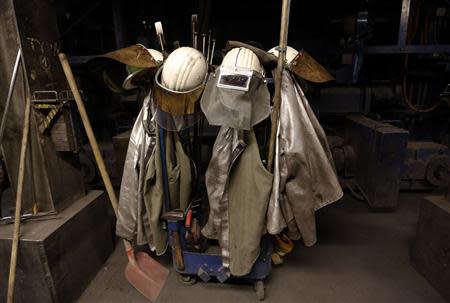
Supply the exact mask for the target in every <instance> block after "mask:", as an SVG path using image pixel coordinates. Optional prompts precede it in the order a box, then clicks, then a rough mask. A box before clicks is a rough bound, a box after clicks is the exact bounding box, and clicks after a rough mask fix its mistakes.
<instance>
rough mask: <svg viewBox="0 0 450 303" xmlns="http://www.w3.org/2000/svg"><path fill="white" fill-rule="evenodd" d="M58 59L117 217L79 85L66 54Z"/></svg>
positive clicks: (130, 253)
mask: <svg viewBox="0 0 450 303" xmlns="http://www.w3.org/2000/svg"><path fill="white" fill-rule="evenodd" d="M58 57H59V61H60V62H61V65H62V68H63V70H64V74H65V75H66V78H67V82H68V83H69V86H70V90H71V91H72V94H73V97H74V99H75V102H76V104H77V108H78V112H79V113H80V117H81V121H82V122H83V126H84V129H85V131H86V134H87V137H88V139H89V144H90V145H91V148H92V152H93V153H94V157H95V162H97V166H98V170H99V171H100V175H101V176H102V180H103V183H104V184H105V187H106V192H107V193H108V196H109V200H110V201H111V206H112V208H113V209H114V213H115V214H116V216H117V210H118V205H119V203H118V201H117V196H116V193H115V192H114V188H113V186H112V184H111V179H110V178H109V175H108V171H107V170H106V166H105V162H104V161H103V157H102V154H101V153H100V149H99V147H98V144H97V140H96V139H95V135H94V132H93V131H92V126H91V122H90V121H89V117H88V115H87V112H86V108H85V107H84V103H83V100H82V99H81V96H80V91H79V90H78V86H77V83H76V82H75V78H74V76H73V73H72V69H71V68H70V65H69V61H68V60H67V56H66V55H65V54H63V53H59V54H58ZM123 243H124V245H125V251H126V253H127V256H128V260H129V261H130V262H132V263H134V262H135V259H134V252H133V247H132V246H131V243H130V242H129V241H127V240H125V239H124V240H123Z"/></svg>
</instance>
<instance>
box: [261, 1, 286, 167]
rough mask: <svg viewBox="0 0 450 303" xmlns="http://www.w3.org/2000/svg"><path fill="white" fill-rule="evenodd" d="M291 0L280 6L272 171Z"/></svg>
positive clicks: (272, 131)
mask: <svg viewBox="0 0 450 303" xmlns="http://www.w3.org/2000/svg"><path fill="white" fill-rule="evenodd" d="M290 7H291V0H283V3H282V7H281V26H280V43H279V47H278V65H277V69H276V70H275V92H274V94H273V109H272V126H271V131H270V140H269V152H268V156H267V169H268V170H269V171H270V172H272V170H273V158H274V152H275V141H276V137H277V128H278V121H279V119H280V105H281V78H282V76H283V69H284V62H285V60H286V46H287V36H288V28H289V11H290Z"/></svg>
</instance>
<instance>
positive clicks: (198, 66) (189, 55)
mask: <svg viewBox="0 0 450 303" xmlns="http://www.w3.org/2000/svg"><path fill="white" fill-rule="evenodd" d="M207 72H208V64H207V62H206V59H205V57H204V56H203V54H202V53H201V52H199V51H198V50H196V49H195V48H192V47H180V48H177V49H176V50H174V51H173V52H172V53H171V54H170V55H169V56H168V57H167V59H166V61H165V62H164V65H163V68H162V72H161V82H162V85H163V86H164V87H166V88H168V89H171V90H174V91H177V92H183V91H188V90H191V89H193V88H196V87H197V86H199V85H200V84H202V83H203V81H204V80H205V77H206V73H207Z"/></svg>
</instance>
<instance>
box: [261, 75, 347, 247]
mask: <svg viewBox="0 0 450 303" xmlns="http://www.w3.org/2000/svg"><path fill="white" fill-rule="evenodd" d="M281 98H282V102H281V108H280V123H279V125H278V132H277V141H276V151H275V161H274V163H275V166H274V182H273V190H272V194H271V199H270V203H269V209H268V212H267V229H268V231H269V233H271V234H278V233H280V232H281V231H282V230H283V229H284V228H285V227H287V228H288V235H289V236H290V237H291V238H292V239H299V238H300V237H302V238H303V240H304V242H305V245H307V246H311V245H314V244H315V242H316V222H315V211H316V210H318V209H320V208H321V207H323V206H326V205H328V204H330V203H333V202H335V201H337V200H339V199H340V198H341V197H342V195H343V192H342V189H341V186H340V184H339V181H338V178H337V176H336V172H335V168H334V162H333V159H332V155H331V151H330V148H329V146H328V142H327V138H326V135H325V133H324V131H323V129H322V127H321V126H320V124H319V121H318V120H317V118H316V116H315V115H314V112H313V111H312V109H311V107H310V106H309V103H308V100H307V99H306V97H305V95H304V94H303V91H302V89H301V88H300V85H299V84H298V83H297V81H296V79H295V77H294V76H293V75H292V74H291V73H290V72H288V71H285V72H284V73H283V81H282V88H281Z"/></svg>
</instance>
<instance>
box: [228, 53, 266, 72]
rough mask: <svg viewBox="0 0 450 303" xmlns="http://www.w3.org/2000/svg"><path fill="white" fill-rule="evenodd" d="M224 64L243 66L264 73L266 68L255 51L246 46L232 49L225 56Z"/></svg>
mask: <svg viewBox="0 0 450 303" xmlns="http://www.w3.org/2000/svg"><path fill="white" fill-rule="evenodd" d="M221 65H222V66H226V67H243V68H248V69H251V70H253V71H255V72H258V73H260V74H264V68H263V67H262V65H261V63H260V62H259V59H258V57H257V56H256V55H255V53H254V52H252V51H251V50H249V49H248V48H245V47H239V48H238V47H237V48H233V49H231V50H230V51H229V52H228V53H227V54H226V55H225V57H224V58H223V60H222V64H221Z"/></svg>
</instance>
